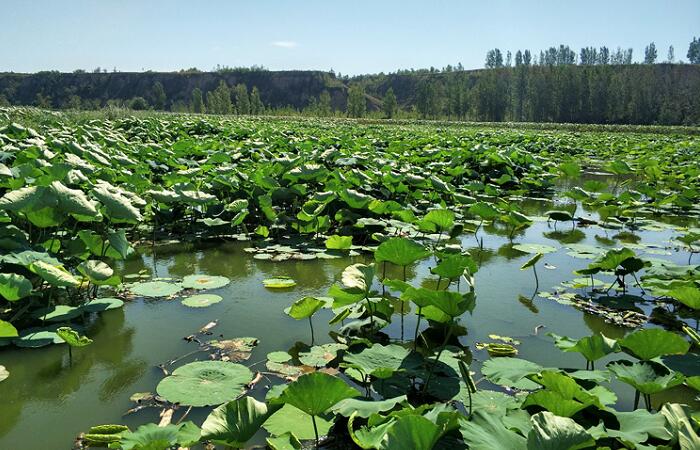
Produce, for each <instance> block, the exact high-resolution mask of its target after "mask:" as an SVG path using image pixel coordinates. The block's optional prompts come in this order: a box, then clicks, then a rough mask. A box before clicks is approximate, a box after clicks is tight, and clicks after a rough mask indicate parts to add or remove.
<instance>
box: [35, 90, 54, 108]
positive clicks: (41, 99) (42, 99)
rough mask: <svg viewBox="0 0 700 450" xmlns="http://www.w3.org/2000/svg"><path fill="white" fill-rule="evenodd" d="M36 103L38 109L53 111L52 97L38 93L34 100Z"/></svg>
mask: <svg viewBox="0 0 700 450" xmlns="http://www.w3.org/2000/svg"><path fill="white" fill-rule="evenodd" d="M34 103H35V104H36V106H37V107H39V108H42V109H51V108H52V106H53V105H52V101H51V96H50V95H44V94H42V93H41V92H38V93H37V94H36V98H35V100H34Z"/></svg>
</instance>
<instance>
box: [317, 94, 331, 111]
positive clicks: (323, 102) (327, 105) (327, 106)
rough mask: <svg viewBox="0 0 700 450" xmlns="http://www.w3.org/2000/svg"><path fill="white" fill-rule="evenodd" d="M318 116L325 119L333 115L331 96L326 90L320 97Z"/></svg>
mask: <svg viewBox="0 0 700 450" xmlns="http://www.w3.org/2000/svg"><path fill="white" fill-rule="evenodd" d="M318 114H319V115H320V116H323V117H328V116H331V115H333V106H332V105H331V94H329V93H328V91H326V90H325V89H324V90H323V92H321V95H319V96H318Z"/></svg>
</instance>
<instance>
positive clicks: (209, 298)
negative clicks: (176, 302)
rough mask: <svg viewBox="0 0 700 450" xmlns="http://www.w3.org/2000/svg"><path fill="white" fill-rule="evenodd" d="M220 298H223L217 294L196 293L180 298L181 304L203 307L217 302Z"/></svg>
mask: <svg viewBox="0 0 700 450" xmlns="http://www.w3.org/2000/svg"><path fill="white" fill-rule="evenodd" d="M221 300H223V298H222V297H221V296H219V295H213V294H198V295H192V296H189V297H187V298H185V299H184V300H182V304H183V305H185V306H189V307H190V308H205V307H207V306H211V305H213V304H215V303H219V302H220V301H221Z"/></svg>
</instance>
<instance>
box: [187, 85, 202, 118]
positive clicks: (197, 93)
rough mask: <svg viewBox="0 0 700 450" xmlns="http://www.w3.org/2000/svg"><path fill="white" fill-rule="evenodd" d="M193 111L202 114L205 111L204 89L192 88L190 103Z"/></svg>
mask: <svg viewBox="0 0 700 450" xmlns="http://www.w3.org/2000/svg"><path fill="white" fill-rule="evenodd" d="M190 108H191V109H192V112H193V113H197V114H202V113H203V112H204V109H205V108H204V99H203V98H202V90H201V89H199V88H194V89H193V90H192V104H191V105H190Z"/></svg>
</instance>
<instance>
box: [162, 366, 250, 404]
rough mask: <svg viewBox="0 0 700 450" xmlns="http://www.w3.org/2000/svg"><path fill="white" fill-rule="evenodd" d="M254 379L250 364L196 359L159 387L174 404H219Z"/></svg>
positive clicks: (240, 391) (235, 395) (163, 394)
mask: <svg viewBox="0 0 700 450" xmlns="http://www.w3.org/2000/svg"><path fill="white" fill-rule="evenodd" d="M252 379H253V373H252V372H251V371H250V369H248V368H247V367H245V366H243V365H240V364H235V363H230V362H224V361H196V362H192V363H189V364H186V365H184V366H182V367H178V368H177V369H175V370H174V371H173V373H172V374H171V375H170V376H168V377H166V378H164V379H163V380H162V381H161V382H160V383H159V384H158V387H157V388H156V391H157V392H158V395H160V396H161V397H163V398H165V399H166V400H167V401H169V402H172V403H180V404H183V405H188V406H208V405H220V404H221V403H224V402H227V401H230V400H232V399H234V398H236V397H238V396H239V395H240V394H241V393H243V392H244V391H245V388H246V385H247V384H248V383H250V382H251V380H252Z"/></svg>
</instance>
